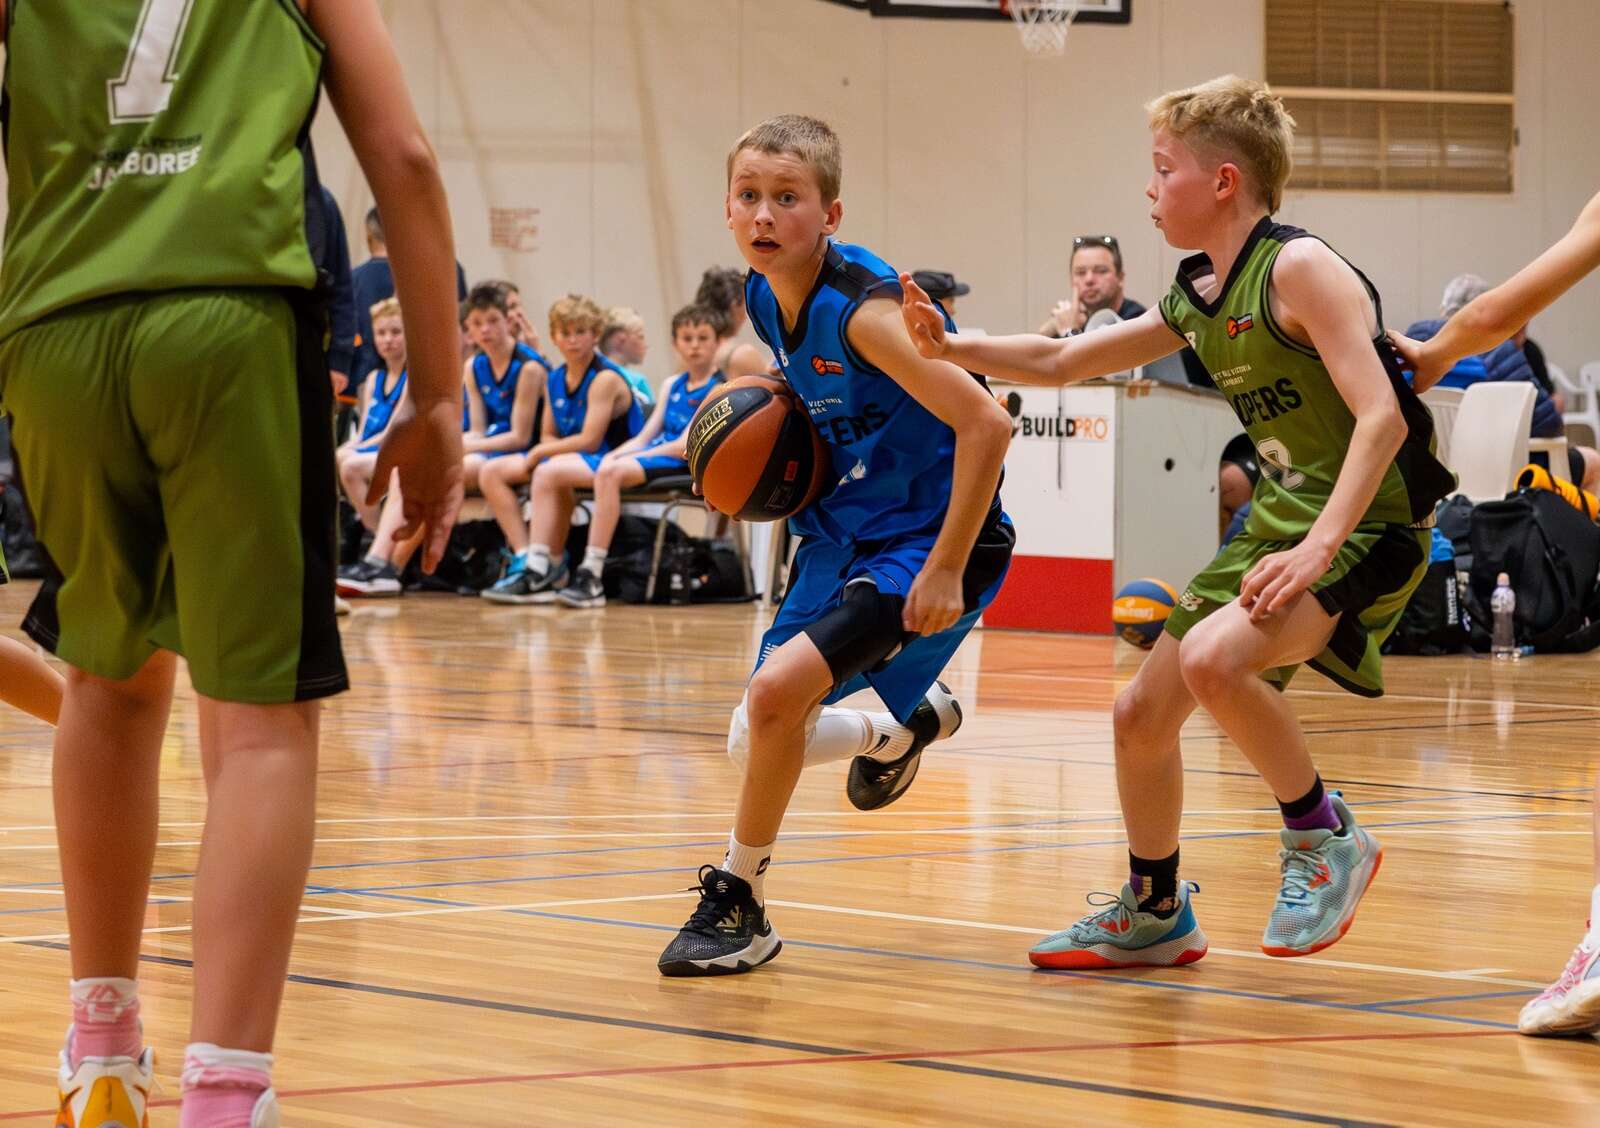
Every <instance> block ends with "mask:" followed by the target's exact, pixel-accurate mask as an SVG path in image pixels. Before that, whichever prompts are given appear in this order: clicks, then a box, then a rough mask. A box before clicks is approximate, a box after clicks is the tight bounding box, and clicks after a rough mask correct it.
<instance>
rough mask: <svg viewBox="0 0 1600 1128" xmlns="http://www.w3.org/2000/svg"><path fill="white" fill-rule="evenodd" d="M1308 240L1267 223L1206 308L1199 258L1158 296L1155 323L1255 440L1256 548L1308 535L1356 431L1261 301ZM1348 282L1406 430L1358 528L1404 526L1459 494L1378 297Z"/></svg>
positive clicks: (1205, 266)
mask: <svg viewBox="0 0 1600 1128" xmlns="http://www.w3.org/2000/svg"><path fill="white" fill-rule="evenodd" d="M1307 237H1309V236H1308V235H1307V233H1306V232H1304V231H1302V230H1300V229H1299V228H1297V227H1288V226H1285V225H1283V224H1276V223H1273V222H1272V220H1271V218H1270V217H1267V218H1263V219H1262V220H1261V222H1260V223H1258V224H1257V225H1256V227H1255V229H1254V230H1253V231H1252V232H1251V233H1250V237H1249V239H1248V240H1247V241H1246V242H1245V245H1244V249H1243V250H1241V251H1240V252H1239V258H1238V260H1237V261H1236V262H1235V263H1234V266H1233V269H1232V271H1231V272H1230V273H1229V275H1228V278H1227V280H1226V281H1225V282H1224V283H1223V286H1222V290H1221V292H1220V293H1219V294H1218V295H1217V297H1216V298H1215V299H1214V300H1212V301H1209V302H1208V301H1206V300H1205V299H1204V298H1202V297H1201V296H1200V294H1199V293H1198V291H1197V290H1196V289H1195V285H1196V283H1197V282H1198V281H1199V280H1201V279H1203V278H1205V277H1207V276H1208V275H1210V274H1212V273H1213V271H1212V266H1211V261H1210V259H1209V258H1207V257H1206V256H1205V255H1203V254H1201V255H1194V256H1192V257H1190V258H1187V259H1185V260H1184V261H1183V262H1182V263H1181V264H1180V265H1179V267H1178V278H1177V281H1176V282H1174V283H1173V286H1172V289H1171V290H1170V291H1169V292H1168V293H1167V296H1166V297H1164V298H1163V299H1162V300H1161V316H1162V317H1164V318H1165V319H1166V321H1167V324H1168V325H1169V326H1171V327H1172V329H1173V331H1174V332H1176V333H1177V334H1178V335H1179V336H1181V337H1183V338H1184V339H1185V340H1187V341H1188V342H1189V344H1190V346H1192V347H1193V349H1194V351H1195V352H1196V353H1197V354H1198V355H1199V357H1200V359H1201V361H1202V362H1204V364H1205V366H1206V371H1207V372H1209V373H1210V374H1211V379H1212V381H1213V382H1214V383H1215V384H1216V386H1217V390H1218V391H1220V392H1221V393H1222V394H1223V395H1224V396H1226V397H1227V398H1228V402H1229V403H1230V404H1232V405H1233V410H1234V414H1236V415H1237V416H1238V417H1239V422H1240V423H1242V424H1244V429H1245V432H1246V434H1248V435H1249V436H1250V441H1251V442H1252V443H1254V444H1255V448H1256V455H1257V458H1258V459H1259V461H1260V464H1261V479H1260V481H1258V482H1257V483H1256V488H1255V494H1254V496H1253V497H1252V499H1251V506H1250V516H1249V518H1248V519H1247V521H1246V524H1245V529H1246V531H1247V532H1248V533H1249V534H1250V535H1251V536H1254V537H1258V538H1260V539H1262V540H1273V541H1295V540H1300V539H1302V538H1303V537H1305V535H1306V534H1307V533H1308V532H1310V530H1311V526H1312V524H1313V523H1314V522H1315V521H1316V519H1317V518H1318V517H1319V516H1320V515H1321V514H1322V511H1323V510H1324V509H1325V508H1327V505H1328V498H1329V497H1330V496H1331V495H1332V493H1333V486H1334V482H1335V481H1336V480H1337V479H1338V477H1339V472H1340V470H1342V469H1343V468H1344V457H1345V452H1346V451H1348V450H1349V448H1350V439H1351V436H1352V435H1353V434H1354V432H1355V416H1354V415H1353V414H1352V413H1351V411H1350V408H1349V406H1348V405H1347V404H1346V403H1345V401H1344V397H1343V396H1341V395H1340V394H1339V389H1338V387H1337V386H1335V384H1334V382H1333V378H1332V377H1331V376H1329V375H1328V370H1327V368H1326V367H1324V365H1323V363H1322V360H1321V358H1320V357H1318V356H1317V352H1316V350H1315V349H1313V348H1311V347H1310V346H1309V345H1303V344H1301V343H1299V342H1298V341H1295V340H1293V339H1292V338H1291V337H1290V336H1289V335H1288V334H1287V333H1285V332H1284V331H1283V329H1282V328H1281V327H1279V325H1278V324H1277V323H1276V322H1275V321H1274V320H1273V317H1272V308H1271V305H1270V304H1269V302H1268V297H1267V294H1268V283H1269V281H1270V279H1271V277H1272V264H1273V263H1274V262H1275V261H1276V260H1277V257H1278V252H1280V251H1281V250H1283V248H1284V245H1285V244H1287V243H1289V242H1290V241H1292V240H1294V239H1300V238H1307ZM1352 269H1355V268H1354V267H1352ZM1356 274H1357V275H1358V276H1359V277H1360V278H1361V281H1362V283H1363V284H1364V285H1365V286H1366V287H1367V291H1368V293H1370V294H1371V295H1372V303H1373V310H1374V312H1375V314H1376V317H1377V323H1378V330H1377V336H1376V337H1375V338H1374V340H1373V346H1374V348H1375V349H1376V350H1377V352H1378V355H1379V358H1380V359H1381V360H1382V361H1383V365H1384V370H1385V372H1386V373H1387V374H1388V376H1389V382H1390V384H1391V385H1392V386H1393V387H1394V391H1395V395H1396V397H1397V398H1398V399H1399V402H1400V410H1401V414H1402V416H1403V417H1404V419H1405V422H1406V426H1407V434H1406V439H1405V443H1404V444H1403V445H1402V446H1401V448H1400V453H1399V454H1398V455H1396V456H1395V460H1394V463H1393V464H1392V465H1391V466H1390V467H1389V468H1388V470H1387V471H1385V472H1384V475H1383V482H1382V484H1381V485H1380V486H1379V487H1378V492H1377V495H1376V496H1375V497H1374V498H1373V499H1372V504H1371V505H1370V506H1368V508H1367V512H1366V514H1365V516H1363V517H1362V521H1363V522H1372V521H1381V522H1385V523H1388V524H1397V525H1412V524H1416V523H1418V522H1421V521H1424V520H1426V519H1427V518H1429V517H1431V515H1432V513H1433V507H1434V506H1435V505H1436V504H1437V503H1438V501H1439V499H1440V498H1442V497H1444V496H1445V495H1446V494H1448V493H1450V492H1451V491H1452V490H1453V489H1454V488H1455V476H1454V475H1452V474H1451V473H1450V471H1448V470H1446V469H1445V468H1444V466H1443V465H1441V464H1440V462H1439V460H1438V459H1437V458H1436V457H1435V456H1434V435H1433V417H1432V416H1431V415H1430V414H1429V413H1428V409H1427V408H1426V407H1425V406H1424V405H1423V404H1422V401H1421V400H1419V399H1418V398H1417V397H1416V394H1415V393H1414V392H1413V391H1412V390H1411V387H1410V385H1408V384H1407V383H1406V382H1405V377H1404V375H1403V373H1402V372H1401V370H1400V366H1399V363H1398V360H1397V359H1396V358H1395V356H1394V353H1393V350H1392V349H1391V348H1390V346H1389V343H1388V341H1387V340H1386V339H1385V337H1384V334H1383V307H1382V303H1381V302H1380V300H1379V298H1378V292H1377V290H1376V289H1374V288H1373V286H1372V283H1371V282H1369V281H1367V278H1366V276H1365V275H1364V274H1361V272H1360V271H1359V270H1357V271H1356Z"/></svg>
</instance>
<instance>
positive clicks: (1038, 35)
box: [1000, 0, 1079, 56]
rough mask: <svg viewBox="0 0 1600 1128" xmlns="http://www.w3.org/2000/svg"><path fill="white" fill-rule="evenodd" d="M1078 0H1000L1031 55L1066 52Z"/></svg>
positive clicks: (1024, 46)
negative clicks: (1068, 34)
mask: <svg viewBox="0 0 1600 1128" xmlns="http://www.w3.org/2000/svg"><path fill="white" fill-rule="evenodd" d="M1078 3H1079V0H1000V6H1001V7H1002V8H1004V9H1005V10H1006V12H1007V13H1008V14H1009V15H1010V16H1011V22H1012V23H1014V24H1016V25H1017V31H1018V33H1019V34H1020V35H1021V36H1022V47H1023V49H1024V50H1025V51H1027V52H1028V53H1029V54H1030V55H1040V56H1046V55H1064V54H1066V51H1067V33H1068V32H1069V31H1071V30H1072V18H1073V17H1074V16H1076V15H1077V14H1078Z"/></svg>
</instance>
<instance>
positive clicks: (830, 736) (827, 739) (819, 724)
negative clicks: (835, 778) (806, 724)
mask: <svg viewBox="0 0 1600 1128" xmlns="http://www.w3.org/2000/svg"><path fill="white" fill-rule="evenodd" d="M876 739H877V738H876V737H874V736H873V735H872V722H871V721H869V720H868V719H867V715H866V714H865V713H863V712H862V711H861V710H860V709H836V708H834V707H833V706H831V705H830V706H825V707H824V708H823V710H822V713H821V715H820V716H818V717H817V720H816V724H815V725H814V726H813V727H812V729H811V731H810V732H808V733H806V759H805V766H806V767H808V768H814V767H816V766H817V765H818V764H831V763H833V762H834V761H835V760H852V759H854V758H855V757H857V756H860V755H862V754H863V753H865V752H866V751H867V750H868V749H869V748H871V747H872V744H873V742H874V741H875V740H876Z"/></svg>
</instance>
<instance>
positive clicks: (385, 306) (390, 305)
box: [367, 298, 400, 324]
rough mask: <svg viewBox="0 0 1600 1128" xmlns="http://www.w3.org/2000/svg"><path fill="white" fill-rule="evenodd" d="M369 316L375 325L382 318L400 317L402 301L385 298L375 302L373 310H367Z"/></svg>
mask: <svg viewBox="0 0 1600 1128" xmlns="http://www.w3.org/2000/svg"><path fill="white" fill-rule="evenodd" d="M367 316H368V317H369V318H371V319H372V322H373V324H377V322H378V319H379V318H382V317H399V316H400V299H399V298H384V299H383V300H382V301H380V302H374V303H373V304H372V308H370V309H369V310H367Z"/></svg>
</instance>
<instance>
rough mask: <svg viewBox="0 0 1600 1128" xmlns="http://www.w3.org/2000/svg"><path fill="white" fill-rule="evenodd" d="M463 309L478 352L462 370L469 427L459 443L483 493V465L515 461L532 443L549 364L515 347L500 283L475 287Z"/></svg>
mask: <svg viewBox="0 0 1600 1128" xmlns="http://www.w3.org/2000/svg"><path fill="white" fill-rule="evenodd" d="M463 308H464V311H465V312H464V315H463V317H462V322H463V324H464V326H465V327H466V331H467V335H468V336H469V337H470V338H471V340H472V343H473V344H475V345H476V346H477V347H478V349H479V351H478V353H477V355H476V356H473V357H471V358H470V359H469V360H468V361H467V362H466V364H465V365H464V366H463V367H462V371H461V383H462V385H463V386H464V387H465V389H466V393H467V405H466V423H467V425H468V426H467V434H466V435H465V436H464V437H463V438H462V440H461V446H462V449H463V450H465V451H466V452H467V453H466V457H465V459H464V460H463V461H462V468H463V470H464V475H463V477H464V481H465V483H466V488H467V489H468V490H469V491H470V490H473V489H482V476H483V471H484V467H485V466H489V465H492V464H494V463H495V462H496V461H505V462H518V461H520V455H521V454H522V453H523V452H524V451H526V450H527V449H528V448H529V447H530V446H532V445H533V437H534V434H535V430H534V428H535V425H536V422H537V420H538V416H539V409H540V406H541V405H542V403H543V399H544V384H545V380H544V378H545V376H546V375H547V374H548V373H549V366H548V365H547V364H545V363H544V361H543V358H541V357H540V356H539V354H538V353H536V352H534V351H533V350H532V349H530V348H528V346H526V345H523V344H519V343H518V341H517V339H516V337H515V335H514V331H513V324H512V321H511V317H510V313H509V311H508V309H507V307H506V294H505V291H504V290H503V289H501V287H500V286H499V285H497V284H496V283H492V282H488V283H479V284H478V285H476V286H474V287H473V288H472V292H471V293H469V294H468V295H467V301H466V305H465V306H464V307H463ZM524 376H526V377H527V378H526V379H524V378H523V377H524ZM508 455H518V456H519V457H518V458H508V457H507V456H508Z"/></svg>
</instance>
